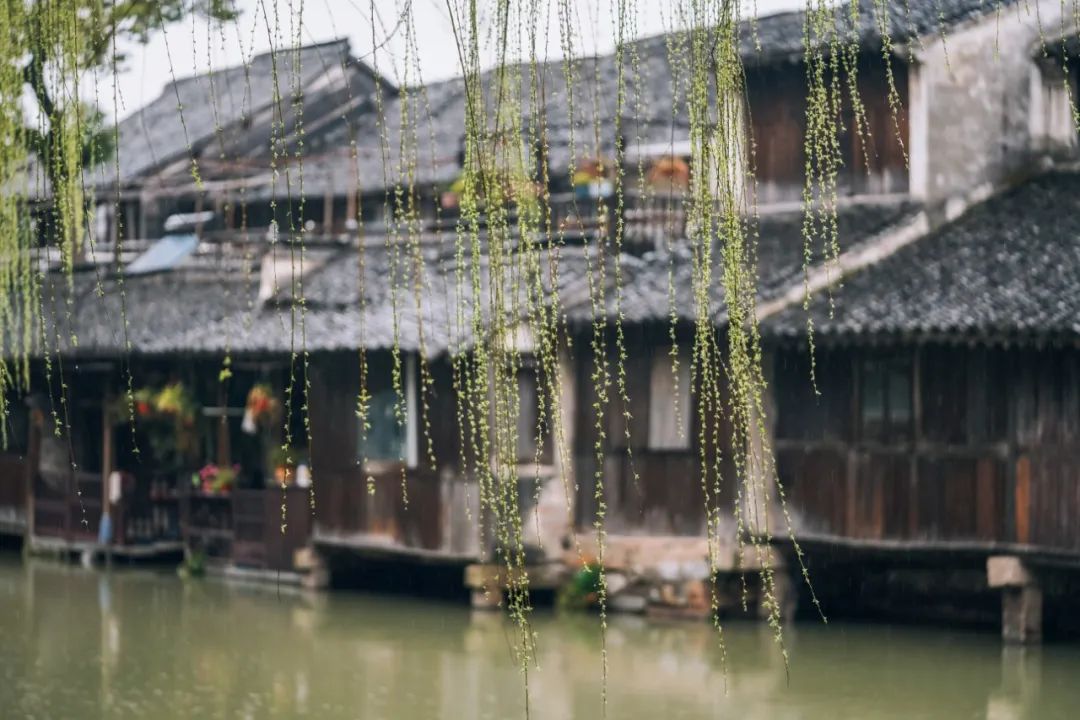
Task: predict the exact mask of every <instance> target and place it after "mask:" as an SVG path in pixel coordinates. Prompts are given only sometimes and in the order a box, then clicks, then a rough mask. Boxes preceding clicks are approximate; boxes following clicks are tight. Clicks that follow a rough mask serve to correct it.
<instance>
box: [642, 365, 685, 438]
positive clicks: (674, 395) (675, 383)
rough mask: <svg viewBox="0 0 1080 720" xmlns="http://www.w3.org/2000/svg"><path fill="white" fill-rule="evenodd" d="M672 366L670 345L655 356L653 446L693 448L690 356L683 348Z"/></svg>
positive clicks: (651, 401) (651, 395)
mask: <svg viewBox="0 0 1080 720" xmlns="http://www.w3.org/2000/svg"><path fill="white" fill-rule="evenodd" d="M678 358H679V362H678V367H673V366H672V357H671V353H670V348H668V349H667V350H666V351H663V352H660V353H657V354H656V355H654V356H653V358H652V368H651V371H650V373H649V449H650V450H689V449H690V433H691V432H692V431H691V428H690V357H689V354H688V353H687V352H685V351H684V350H679V353H678Z"/></svg>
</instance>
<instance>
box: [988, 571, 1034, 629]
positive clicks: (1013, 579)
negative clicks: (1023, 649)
mask: <svg viewBox="0 0 1080 720" xmlns="http://www.w3.org/2000/svg"><path fill="white" fill-rule="evenodd" d="M986 575H987V584H988V585H989V586H990V587H992V588H999V589H1001V591H1002V594H1001V637H1002V639H1003V640H1004V641H1005V642H1009V643H1022V644H1029V643H1038V642H1041V641H1042V616H1043V613H1042V606H1043V596H1042V588H1041V587H1040V586H1039V583H1038V580H1037V578H1036V577H1035V576H1034V574H1033V573H1032V572H1031V571H1030V569H1029V568H1028V567H1027V566H1026V565H1025V564H1024V562H1023V561H1022V560H1021V559H1020V558H1018V557H1015V556H1011V555H999V556H994V557H990V558H987V560H986Z"/></svg>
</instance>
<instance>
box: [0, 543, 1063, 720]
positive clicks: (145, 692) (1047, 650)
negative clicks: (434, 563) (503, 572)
mask: <svg viewBox="0 0 1080 720" xmlns="http://www.w3.org/2000/svg"><path fill="white" fill-rule="evenodd" d="M535 626H536V631H537V633H538V639H537V642H538V645H539V648H538V653H537V657H538V662H539V667H538V668H537V669H533V670H532V671H530V673H529V675H528V683H529V696H530V708H529V710H530V713H531V714H530V717H533V718H538V719H542V720H549V719H550V720H555V719H559V720H566V719H568V718H582V719H589V720H591V719H593V718H600V717H601V694H602V689H603V687H604V683H603V681H602V664H601V652H600V650H601V640H600V633H599V629H598V621H597V618H596V617H592V616H570V617H559V618H556V617H555V616H554V615H552V614H546V613H542V612H538V613H537V617H536V622H535ZM724 632H725V639H726V643H725V648H726V663H727V669H726V671H725V670H724V664H725V654H724V653H722V652H721V650H720V647H719V645H718V643H717V636H716V634H715V630H713V629H712V628H711V627H710V626H709V625H708V624H706V623H694V622H679V623H652V622H646V621H644V620H642V619H640V618H633V617H615V618H612V620H611V622H610V627H609V630H608V633H607V648H608V658H609V661H608V680H607V684H606V686H607V695H608V710H607V717H609V718H612V720H617V719H625V720H646V719H648V720H678V719H680V718H762V719H766V718H767V719H770V720H771V719H774V718H779V719H806V720H818V719H821V720H824V719H826V718H828V719H830V720H833V719H847V718H850V719H853V720H854V719H858V720H865V719H871V718H896V719H897V720H899V719H901V718H902V719H903V720H911V719H934V718H948V719H950V720H954V719H957V718H960V719H966V718H979V719H985V720H1013V719H1015V718H1078V717H1080V647H1078V646H1075V645H1073V646H1066V645H1062V646H1048V647H1044V648H1036V649H1030V650H1020V649H1015V648H1013V649H1003V648H1002V646H1001V644H1000V641H999V640H998V638H997V637H995V636H994V635H992V634H978V633H968V632H951V631H947V630H925V629H912V628H888V627H881V626H868V625H865V626H858V625H838V624H829V625H827V626H822V625H817V624H809V625H798V626H795V627H793V628H789V629H788V630H787V631H786V633H785V638H786V642H787V643H788V645H789V650H790V655H791V662H790V675H788V674H787V673H786V672H785V668H784V663H783V661H782V659H781V658H780V656H779V654H778V653H777V652H776V648H775V646H774V644H773V641H772V639H771V636H770V635H769V633H768V631H767V628H765V627H763V626H762V625H760V624H754V623H745V624H732V625H730V626H727V627H725V631H724ZM512 638H513V628H512V626H510V625H509V624H508V623H507V622H506V621H505V620H504V619H503V618H502V617H501V616H499V615H492V614H473V613H471V612H470V611H469V610H468V609H466V608H462V607H459V606H456V605H449V604H438V603H429V602H422V601H416V600H408V599H401V598H387V597H372V596H366V595H359V594H349V593H339V594H322V595H315V596H312V595H301V594H296V593H290V592H285V591H284V590H282V591H280V592H278V591H276V590H275V589H273V588H269V589H267V588H265V587H263V588H252V587H239V586H233V585H227V584H224V583H221V582H214V581H201V582H200V581H196V582H184V581H181V580H180V579H178V578H177V577H175V576H174V575H171V574H165V573H156V574H155V573H148V572H138V571H116V572H113V573H111V574H109V573H105V572H96V571H89V570H85V569H82V568H79V567H71V566H61V565H56V564H49V563H30V564H24V563H22V562H20V561H19V559H18V557H17V556H0V717H2V718H5V719H8V718H12V719H14V718H18V719H21V718H48V719H56V720H68V719H73V720H75V719H77V720H89V719H92V718H155V719H167V718H198V719H199V720H205V719H208V718H245V719H246V718H252V719H255V718H320V719H324V718H325V719H327V720H331V719H334V718H361V719H363V720H383V719H385V720H414V719H416V718H436V719H439V720H451V719H452V720H459V719H468V718H490V719H492V720H504V719H507V718H510V719H512V718H524V717H525V701H524V697H525V693H524V687H525V684H524V677H523V675H522V673H521V671H520V670H519V669H518V666H517V665H516V662H515V660H514V658H513V655H512V650H511V648H512V645H513V641H512Z"/></svg>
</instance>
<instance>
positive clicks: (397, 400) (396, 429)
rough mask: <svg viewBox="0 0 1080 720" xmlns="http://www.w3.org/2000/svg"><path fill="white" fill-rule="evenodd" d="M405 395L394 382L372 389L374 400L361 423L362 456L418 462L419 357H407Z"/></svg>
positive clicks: (360, 447) (377, 459)
mask: <svg viewBox="0 0 1080 720" xmlns="http://www.w3.org/2000/svg"><path fill="white" fill-rule="evenodd" d="M403 364H404V368H403V369H404V378H403V380H404V385H405V387H404V395H405V397H404V398H402V397H401V395H400V394H399V393H398V391H397V390H396V389H395V388H394V387H393V384H392V383H390V382H388V383H387V385H386V386H384V387H381V388H378V389H369V392H370V393H371V403H370V405H369V407H368V415H367V424H368V427H367V429H366V432H365V429H364V428H363V427H362V426H359V424H358V432H359V438H358V439H359V444H358V445H357V447H358V448H359V450H360V457H361V458H362V459H364V460H374V461H394V462H401V461H404V462H405V463H406V464H407V465H408V467H416V465H417V464H418V461H419V458H418V454H417V453H418V441H417V413H416V402H417V397H416V356H415V355H407V356H406V357H405V359H404V363H403Z"/></svg>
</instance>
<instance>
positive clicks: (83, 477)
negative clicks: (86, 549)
mask: <svg viewBox="0 0 1080 720" xmlns="http://www.w3.org/2000/svg"><path fill="white" fill-rule="evenodd" d="M101 500H102V495H101V475H100V474H99V473H87V472H75V473H65V474H63V475H61V476H58V477H56V478H53V479H52V482H47V481H46V479H45V478H43V477H41V476H40V475H39V476H38V477H36V478H35V481H34V534H35V535H36V536H39V537H52V538H60V539H63V540H66V541H69V542H71V541H93V540H96V539H97V534H98V525H99V523H100V522H101V505H102V502H101Z"/></svg>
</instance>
